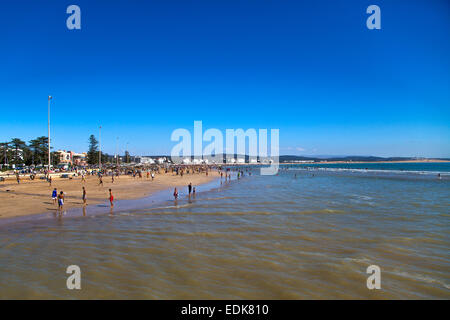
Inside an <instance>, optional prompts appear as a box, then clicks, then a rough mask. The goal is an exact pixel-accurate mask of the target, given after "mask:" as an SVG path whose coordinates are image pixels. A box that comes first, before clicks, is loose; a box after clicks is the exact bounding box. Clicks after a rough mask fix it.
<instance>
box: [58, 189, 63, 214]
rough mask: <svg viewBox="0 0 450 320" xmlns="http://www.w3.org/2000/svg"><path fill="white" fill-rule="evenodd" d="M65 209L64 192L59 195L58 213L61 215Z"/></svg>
mask: <svg viewBox="0 0 450 320" xmlns="http://www.w3.org/2000/svg"><path fill="white" fill-rule="evenodd" d="M63 209H64V192H63V191H61V192H60V193H59V194H58V211H59V212H60V213H61V212H62V210H63Z"/></svg>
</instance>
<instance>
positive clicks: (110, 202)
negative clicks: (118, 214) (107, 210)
mask: <svg viewBox="0 0 450 320" xmlns="http://www.w3.org/2000/svg"><path fill="white" fill-rule="evenodd" d="M109 204H110V205H111V208H113V207H114V196H113V194H112V191H111V189H109Z"/></svg>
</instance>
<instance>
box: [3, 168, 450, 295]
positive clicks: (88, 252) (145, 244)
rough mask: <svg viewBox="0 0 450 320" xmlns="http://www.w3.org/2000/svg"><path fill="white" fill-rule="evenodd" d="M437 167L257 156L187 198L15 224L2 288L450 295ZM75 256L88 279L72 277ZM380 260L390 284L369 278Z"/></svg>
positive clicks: (444, 200)
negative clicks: (69, 284)
mask: <svg viewBox="0 0 450 320" xmlns="http://www.w3.org/2000/svg"><path fill="white" fill-rule="evenodd" d="M439 166H440V167H434V168H431V169H429V170H423V169H422V168H420V167H419V168H414V170H413V169H411V168H406V169H397V168H394V169H392V168H391V169H389V168H388V169H383V168H381V169H380V168H379V167H376V168H370V169H369V170H365V167H364V168H345V167H340V169H339V168H337V169H339V170H335V169H336V167H335V166H322V167H324V168H322V169H320V170H319V169H314V170H312V169H310V170H307V169H306V168H307V167H310V166H306V165H294V166H283V167H282V170H281V171H280V173H279V175H278V176H259V175H258V170H257V169H256V168H253V169H251V170H252V172H253V174H252V175H251V176H249V175H248V173H247V174H246V175H245V176H244V177H243V178H241V179H240V180H237V179H236V177H234V178H233V180H232V181H230V182H226V183H222V184H220V183H219V182H214V183H213V184H210V185H209V186H208V187H202V188H199V189H198V190H199V191H201V192H198V193H197V195H196V196H195V198H193V197H192V198H191V200H188V199H186V198H185V197H182V199H180V200H179V201H178V203H177V204H175V203H174V202H173V201H172V200H171V199H170V192H163V193H160V194H159V195H158V196H157V199H156V198H151V199H145V200H141V201H139V202H123V203H118V204H117V206H116V208H115V209H114V212H113V214H109V213H110V212H109V209H108V208H105V207H101V206H99V207H93V208H89V207H88V209H87V210H86V215H85V216H82V215H77V214H72V213H68V214H66V215H64V216H62V217H59V218H58V217H53V216H52V215H49V216H48V217H47V218H46V219H39V220H36V219H34V220H30V221H20V222H15V223H9V224H4V225H1V226H0V298H25V299H28V298H43V299H47V298H56V299H59V298H113V299H116V298H118V299H122V298H125V299H126V298H143V299H148V298H149V299H209V298H215V299H218V298H223V299H236V298H243V299H260V298H268V299H302V298H313V299H316V298H318V299H324V298H332V299H333V298H338V299H342V298H343V299H346V298H356V299H360V298H363V299H364V298H373V299H387V298H396V299H405V298H418V299H429V298H443V299H449V298H450V256H449V250H448V248H449V244H450V239H449V232H448V231H449V218H450V214H449V207H450V200H449V199H450V179H449V178H448V176H446V173H448V172H450V170H449V169H450V167H449V166H448V165H447V166H446V165H445V164H444V165H443V166H444V167H442V164H439ZM366 167H367V166H366ZM406 167H408V165H406ZM342 168H344V170H342ZM355 169H358V170H355ZM359 169H362V170H359ZM416 169H417V170H416ZM244 170H247V169H244ZM405 170H406V171H408V170H409V171H411V172H406V173H405V172H403V171H405ZM425 171H429V173H428V174H427V173H423V172H425ZM436 172H441V173H442V176H443V178H442V179H437V177H436ZM133 203H134V205H133ZM136 203H137V205H136ZM74 264H75V265H78V266H80V268H81V272H82V289H81V290H79V291H77V290H68V289H67V288H66V279H67V277H68V275H67V274H66V273H65V271H66V267H67V266H69V265H74ZM372 264H375V265H378V266H379V267H380V268H381V290H368V289H367V287H366V279H367V277H368V274H366V268H367V267H368V266H369V265H372Z"/></svg>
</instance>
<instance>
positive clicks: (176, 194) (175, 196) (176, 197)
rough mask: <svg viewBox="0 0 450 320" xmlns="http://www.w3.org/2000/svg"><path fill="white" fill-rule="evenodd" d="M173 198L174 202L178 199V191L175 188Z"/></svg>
mask: <svg viewBox="0 0 450 320" xmlns="http://www.w3.org/2000/svg"><path fill="white" fill-rule="evenodd" d="M173 197H174V198H175V200H177V199H178V190H177V188H175V190H174V191H173Z"/></svg>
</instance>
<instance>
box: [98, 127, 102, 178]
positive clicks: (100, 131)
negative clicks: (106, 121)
mask: <svg viewBox="0 0 450 320" xmlns="http://www.w3.org/2000/svg"><path fill="white" fill-rule="evenodd" d="M98 141H99V142H98V144H99V148H98V169H99V170H102V126H100V127H99V128H98Z"/></svg>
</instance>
